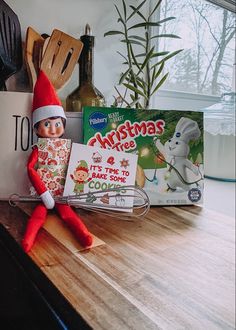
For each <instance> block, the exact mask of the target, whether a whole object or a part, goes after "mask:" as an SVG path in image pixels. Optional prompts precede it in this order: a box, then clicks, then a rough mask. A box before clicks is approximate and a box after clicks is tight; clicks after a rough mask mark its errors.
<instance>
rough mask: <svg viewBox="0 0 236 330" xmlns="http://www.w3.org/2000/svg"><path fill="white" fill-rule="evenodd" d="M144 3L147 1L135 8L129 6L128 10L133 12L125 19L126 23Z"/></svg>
mask: <svg viewBox="0 0 236 330" xmlns="http://www.w3.org/2000/svg"><path fill="white" fill-rule="evenodd" d="M146 1H147V0H144V1H142V2H141V3H140V5H139V6H138V7H137V8H135V7H133V6H130V8H131V9H132V10H133V12H132V13H131V14H130V15H129V17H128V18H127V21H128V20H129V19H130V18H131V17H133V16H134V15H135V14H136V13H137V12H138V11H139V9H140V8H142V6H143V5H144V4H145V2H146Z"/></svg>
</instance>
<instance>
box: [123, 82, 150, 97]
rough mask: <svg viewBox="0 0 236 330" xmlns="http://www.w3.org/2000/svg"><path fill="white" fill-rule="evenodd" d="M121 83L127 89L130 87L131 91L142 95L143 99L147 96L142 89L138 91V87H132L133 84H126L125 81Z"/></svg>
mask: <svg viewBox="0 0 236 330" xmlns="http://www.w3.org/2000/svg"><path fill="white" fill-rule="evenodd" d="M123 85H124V86H125V87H127V88H128V89H130V90H131V91H133V92H135V93H137V94H139V95H142V96H143V97H144V98H145V99H146V98H147V96H146V95H145V94H144V93H143V92H142V91H140V90H139V89H138V88H136V87H134V86H132V85H130V84H126V83H124V84H123Z"/></svg>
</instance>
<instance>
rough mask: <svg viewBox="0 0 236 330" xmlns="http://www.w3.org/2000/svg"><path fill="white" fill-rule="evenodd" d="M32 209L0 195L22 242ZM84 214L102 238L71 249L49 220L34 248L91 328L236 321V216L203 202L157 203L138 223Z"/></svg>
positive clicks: (217, 325) (4, 218)
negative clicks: (85, 247) (201, 204)
mask: <svg viewBox="0 0 236 330" xmlns="http://www.w3.org/2000/svg"><path fill="white" fill-rule="evenodd" d="M27 208H28V211H27ZM27 208H23V209H20V208H18V207H16V208H12V207H10V206H8V204H7V203H5V202H0V214H1V215H0V222H1V223H2V224H4V226H5V227H6V228H7V229H8V231H9V232H10V233H11V235H12V236H13V237H14V238H15V240H16V241H17V242H19V243H20V241H21V239H22V235H23V232H24V229H25V225H26V222H27V218H28V214H29V210H30V208H29V206H27ZM27 213H28V214H27ZM79 213H80V214H81V216H82V218H83V219H84V222H85V223H86V225H87V226H88V228H89V229H90V231H91V232H92V233H93V235H94V236H95V237H97V238H98V240H99V242H100V243H99V244H96V246H94V247H92V248H91V249H88V250H78V249H76V248H71V245H69V246H68V245H67V244H65V241H63V238H61V237H60V235H59V236H58V235H56V236H55V235H53V233H52V231H53V224H51V229H50V231H51V230H52V231H51V233H50V231H47V228H44V229H42V230H41V231H40V233H39V235H38V238H37V242H36V244H35V246H34V247H33V249H32V250H31V252H30V254H29V255H30V257H31V258H32V259H33V261H34V262H35V263H36V264H37V265H38V267H39V268H40V269H41V270H42V271H43V273H44V274H46V276H47V277H48V278H49V279H50V280H51V281H52V282H53V283H54V284H55V285H56V287H57V288H58V289H59V291H60V292H61V293H62V294H63V295H64V297H65V298H66V299H67V300H68V301H69V302H70V303H71V304H72V305H73V307H74V308H75V309H76V310H77V311H78V313H79V314H80V315H81V316H82V317H83V318H84V319H85V320H86V321H87V322H88V324H89V325H90V326H91V327H92V328H94V329H115V330H117V329H122V330H123V329H234V328H235V319H234V318H235V312H234V311H235V266H234V265H235V245H234V237H235V232H234V222H235V220H234V219H233V218H229V217H227V216H224V215H221V214H219V213H214V212H213V211H208V210H206V209H204V208H201V207H198V206H181V207H152V208H151V210H150V212H149V213H148V214H147V215H146V217H145V218H144V219H142V220H140V221H139V222H131V221H130V222H127V221H122V220H117V219H113V218H111V217H107V216H106V217H104V216H103V215H98V214H94V213H92V212H85V211H79ZM51 217H53V218H54V217H56V215H55V214H54V213H53V214H52V215H51ZM54 225H55V230H57V232H58V230H59V232H60V229H58V228H56V227H58V226H61V224H60V221H55V224H54ZM63 230H65V229H63ZM62 236H63V235H62Z"/></svg>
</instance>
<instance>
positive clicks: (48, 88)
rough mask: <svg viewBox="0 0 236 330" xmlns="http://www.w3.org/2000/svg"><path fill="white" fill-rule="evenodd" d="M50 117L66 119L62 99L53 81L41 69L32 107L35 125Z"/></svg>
mask: <svg viewBox="0 0 236 330" xmlns="http://www.w3.org/2000/svg"><path fill="white" fill-rule="evenodd" d="M50 117H62V118H65V119H66V115H65V113H64V110H63V107H62V105H61V101H60V99H59V98H58V96H57V94H56V91H55V89H54V87H53V85H52V83H51V82H50V80H49V79H48V77H47V76H46V74H45V73H44V72H43V71H42V70H41V71H40V72H39V75H38V79H37V81H36V84H35V86H34V97H33V109H32V122H33V126H34V125H35V124H36V123H38V122H39V121H41V120H43V119H47V118H50Z"/></svg>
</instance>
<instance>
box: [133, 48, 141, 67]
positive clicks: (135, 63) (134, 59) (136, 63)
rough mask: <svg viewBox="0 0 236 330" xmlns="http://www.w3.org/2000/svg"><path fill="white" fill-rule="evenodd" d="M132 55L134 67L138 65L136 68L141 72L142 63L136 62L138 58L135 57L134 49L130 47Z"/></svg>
mask: <svg viewBox="0 0 236 330" xmlns="http://www.w3.org/2000/svg"><path fill="white" fill-rule="evenodd" d="M130 53H131V57H132V60H133V61H134V65H136V67H137V68H138V69H139V70H141V67H140V63H138V61H137V60H136V56H135V55H134V51H133V47H130ZM141 71H142V70H141Z"/></svg>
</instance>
